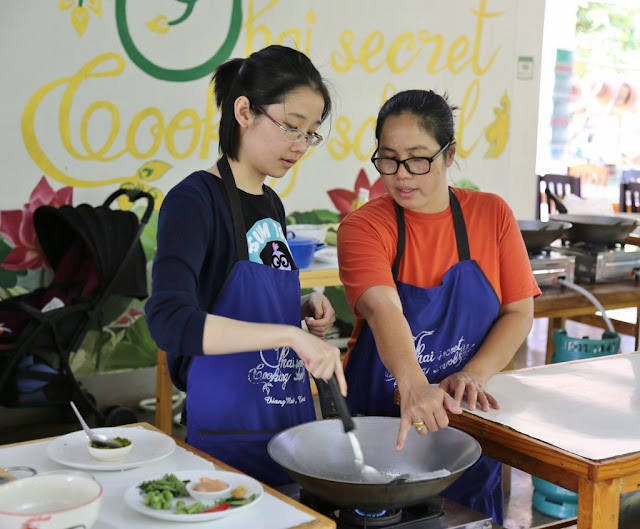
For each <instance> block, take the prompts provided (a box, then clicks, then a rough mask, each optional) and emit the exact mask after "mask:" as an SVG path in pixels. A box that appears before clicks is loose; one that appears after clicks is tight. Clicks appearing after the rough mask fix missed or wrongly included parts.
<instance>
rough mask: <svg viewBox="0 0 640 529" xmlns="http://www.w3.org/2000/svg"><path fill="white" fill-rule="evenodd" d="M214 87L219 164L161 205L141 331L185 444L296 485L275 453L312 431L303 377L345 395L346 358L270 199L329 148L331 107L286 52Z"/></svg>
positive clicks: (229, 74) (248, 65)
mask: <svg viewBox="0 0 640 529" xmlns="http://www.w3.org/2000/svg"><path fill="white" fill-rule="evenodd" d="M212 81H213V82H214V83H215V89H214V90H215V100H216V104H217V105H218V107H219V108H220V112H221V118H220V150H221V152H222V157H221V158H220V159H219V160H218V161H217V163H216V164H214V165H213V166H212V167H210V168H209V169H207V170H206V171H196V172H195V173H193V174H191V175H190V176H188V177H187V178H185V179H184V180H183V181H181V182H180V183H179V184H178V185H176V186H175V187H174V188H173V189H172V190H171V191H170V192H169V193H168V194H167V196H166V198H165V199H164V202H163V204H162V208H161V210H160V218H159V223H158V244H157V254H156V257H155V259H154V264H153V285H152V287H153V288H152V292H153V293H152V296H151V298H150V299H149V301H148V303H147V317H148V321H149V329H150V331H151V335H152V336H153V338H154V340H155V341H156V342H157V344H158V346H159V347H160V348H161V349H164V350H165V351H166V352H167V357H168V363H169V370H170V373H171V378H172V380H173V383H174V384H175V386H176V387H177V388H179V389H181V390H184V391H186V393H187V398H186V405H185V409H184V412H183V422H184V421H186V426H187V438H186V439H187V442H188V443H189V444H191V445H193V446H195V447H196V448H199V449H200V450H203V451H204V452H207V453H208V454H211V455H212V456H214V457H216V458H218V459H221V460H222V461H225V462H226V463H229V464H230V465H232V466H234V467H236V468H238V469H240V470H242V471H244V472H246V473H248V474H250V475H252V476H254V477H256V478H258V479H260V480H261V481H263V482H265V483H267V484H269V485H273V486H277V485H281V484H284V483H287V482H290V479H289V478H288V477H287V476H286V474H285V473H284V471H283V470H282V469H281V467H279V465H277V464H276V463H275V462H274V461H272V460H271V458H270V457H269V455H268V453H267V443H268V442H269V440H270V439H271V438H272V437H273V436H274V435H275V433H277V432H278V431H281V430H283V429H286V428H288V427H291V426H295V425H297V424H300V423H302V422H306V421H311V420H314V419H315V409H314V404H313V398H312V395H311V390H310V385H309V380H308V378H307V376H306V372H305V368H306V369H307V370H308V371H309V372H310V373H311V374H312V375H313V376H315V377H317V378H320V379H323V380H328V379H329V378H331V377H332V376H333V375H334V374H335V375H336V377H337V379H338V382H339V384H340V387H341V390H342V391H343V392H344V393H346V384H345V381H344V374H343V371H342V365H341V362H340V354H339V350H338V349H337V348H335V347H333V346H330V345H329V344H327V343H326V342H324V341H323V340H322V338H323V337H324V336H325V334H326V332H327V331H328V329H329V327H330V326H331V325H332V324H333V322H334V321H335V313H334V310H333V308H332V307H331V305H330V303H329V301H328V300H327V298H326V297H324V296H323V295H322V294H318V293H313V294H310V295H308V296H305V297H303V298H301V297H300V283H299V280H298V271H297V268H296V266H295V263H294V262H293V259H292V257H291V253H290V251H289V248H288V246H287V242H286V235H285V234H286V226H285V214H284V208H283V206H282V202H281V201H280V199H279V198H278V196H277V195H276V193H275V192H274V191H273V190H271V189H270V188H269V187H267V186H266V185H264V181H265V179H266V178H267V176H272V177H275V178H281V177H283V176H284V175H285V174H286V172H287V170H288V169H290V168H291V167H292V166H293V165H294V164H295V163H296V162H297V161H298V160H300V158H302V156H303V155H304V154H305V152H306V151H307V149H308V148H309V147H310V146H314V145H317V144H318V143H320V141H322V137H321V136H320V135H319V134H318V133H317V132H316V131H317V129H318V127H319V126H320V124H321V123H322V122H323V121H324V120H325V118H326V117H327V116H328V114H329V112H330V109H331V100H330V96H329V92H328V89H327V87H326V85H325V83H324V81H323V79H322V77H321V76H320V74H319V72H318V71H317V70H316V68H315V67H314V66H313V64H312V63H311V61H310V60H309V59H308V58H307V57H306V56H305V55H304V54H302V53H300V52H298V51H296V50H293V49H290V48H286V47H282V46H270V47H268V48H265V49H263V50H261V51H258V52H256V53H253V54H252V55H251V56H250V57H248V58H247V59H232V60H230V61H228V62H226V63H225V64H223V65H221V66H220V67H218V69H217V70H216V72H215V74H214V76H213V79H212ZM301 299H302V301H301ZM303 317H304V318H305V321H306V324H307V327H308V329H309V331H310V333H311V334H309V333H307V332H305V331H303V330H302V329H301V328H300V322H301V318H303ZM238 353H245V354H238ZM296 353H297V355H296Z"/></svg>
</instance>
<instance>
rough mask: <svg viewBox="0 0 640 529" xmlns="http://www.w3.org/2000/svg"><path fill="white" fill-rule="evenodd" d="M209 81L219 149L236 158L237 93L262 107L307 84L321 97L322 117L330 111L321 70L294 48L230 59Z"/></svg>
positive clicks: (327, 93) (269, 47) (264, 50)
mask: <svg viewBox="0 0 640 529" xmlns="http://www.w3.org/2000/svg"><path fill="white" fill-rule="evenodd" d="M211 82H212V83H214V95H215V100H216V105H217V106H218V108H220V114H221V116H220V143H219V147H218V148H219V151H221V152H222V153H224V154H226V155H227V156H228V157H229V158H231V159H232V160H235V159H237V157H238V149H239V144H240V125H239V124H238V122H237V121H236V118H235V114H234V108H233V107H234V104H235V101H236V99H237V98H238V97H240V96H246V97H247V98H248V99H249V101H250V102H251V104H252V105H255V106H258V107H262V106H268V105H272V104H274V103H282V102H284V100H285V96H286V95H287V94H288V93H289V92H291V91H292V90H295V89H296V88H300V87H309V88H311V89H313V90H315V91H317V92H318V93H319V94H320V95H321V96H322V98H323V99H324V110H323V112H322V120H323V121H324V119H325V118H326V117H327V116H328V115H329V114H330V112H331V96H330V95H329V89H328V88H327V86H326V83H325V81H324V79H323V78H322V76H321V75H320V72H318V70H317V69H316V67H315V66H314V65H313V63H312V62H311V60H310V59H309V57H307V56H306V55H305V54H304V53H301V52H299V51H297V50H294V49H293V48H288V47H285V46H279V45H273V46H268V47H266V48H264V49H262V50H260V51H256V52H255V53H252V54H251V55H249V57H247V58H246V59H230V60H229V61H227V62H225V63H223V64H221V65H220V66H218V67H217V68H216V70H215V73H214V74H213V77H212V78H211Z"/></svg>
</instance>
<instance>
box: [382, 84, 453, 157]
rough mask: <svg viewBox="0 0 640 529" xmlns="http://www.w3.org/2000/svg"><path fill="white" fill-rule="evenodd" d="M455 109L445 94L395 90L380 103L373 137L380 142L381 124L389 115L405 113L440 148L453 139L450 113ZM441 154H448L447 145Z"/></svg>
mask: <svg viewBox="0 0 640 529" xmlns="http://www.w3.org/2000/svg"><path fill="white" fill-rule="evenodd" d="M456 110H458V107H456V106H452V105H449V103H448V101H447V94H446V93H445V94H444V96H441V95H439V94H436V93H435V92H434V91H432V90H405V91H404V92H398V93H397V94H396V95H394V96H393V97H392V98H391V99H389V100H388V101H387V102H386V103H385V104H384V105H382V108H381V109H380V112H378V121H377V123H376V140H377V141H378V142H379V141H380V133H381V131H382V127H384V124H385V122H386V121H387V118H388V117H389V116H399V115H401V114H405V113H408V114H411V115H413V116H414V117H415V118H416V119H417V120H418V121H419V122H420V124H421V125H422V128H423V129H424V130H425V131H427V132H428V133H429V134H431V135H432V136H433V137H434V138H435V140H436V141H437V142H438V144H439V145H440V147H443V146H445V145H446V144H447V142H449V141H453V138H454V134H455V124H454V120H453V113H454V112H455V111H456ZM449 147H450V146H449ZM443 154H444V155H445V156H448V154H449V148H447V150H446V151H445V152H444V153H443Z"/></svg>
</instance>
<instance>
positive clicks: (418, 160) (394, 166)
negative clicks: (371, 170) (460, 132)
mask: <svg viewBox="0 0 640 529" xmlns="http://www.w3.org/2000/svg"><path fill="white" fill-rule="evenodd" d="M450 144H451V141H448V142H447V144H446V145H445V146H444V147H442V149H440V150H439V151H438V152H437V153H436V154H434V155H433V156H432V157H431V158H429V157H427V156H415V157H413V158H406V159H405V160H398V159H397V158H376V154H377V153H378V149H376V151H375V152H374V153H373V156H372V157H371V162H372V163H373V165H375V167H376V169H377V170H378V172H379V173H380V174H384V175H392V174H396V173H397V172H398V169H400V164H402V165H404V168H405V169H406V170H407V171H409V172H410V173H411V174H416V175H419V174H427V173H428V172H429V171H431V164H432V163H433V162H434V161H435V160H436V159H437V158H438V156H440V155H441V154H442V153H443V152H444V151H445V149H446V148H447V147H449V145H450Z"/></svg>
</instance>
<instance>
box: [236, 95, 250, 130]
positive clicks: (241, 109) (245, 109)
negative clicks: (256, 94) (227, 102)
mask: <svg viewBox="0 0 640 529" xmlns="http://www.w3.org/2000/svg"><path fill="white" fill-rule="evenodd" d="M233 113H234V115H235V117H236V121H237V122H238V124H239V125H240V127H243V128H246V127H248V126H249V124H250V123H251V119H252V117H253V114H252V113H251V102H250V101H249V98H247V96H240V97H238V98H237V99H236V100H235V102H234V104H233Z"/></svg>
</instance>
